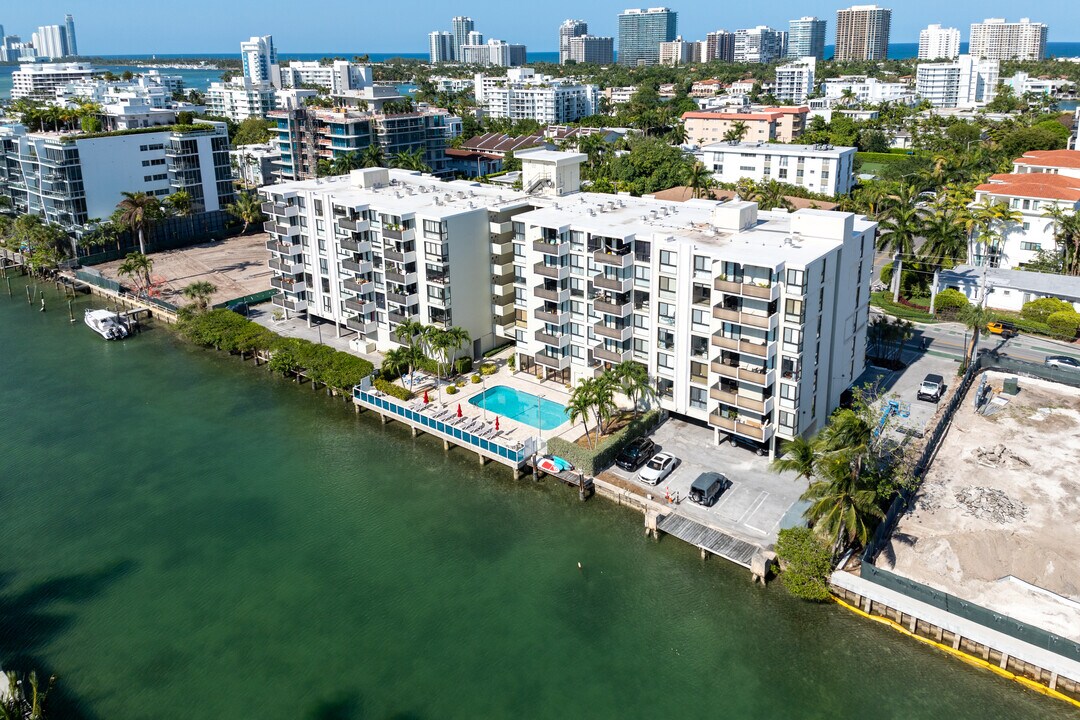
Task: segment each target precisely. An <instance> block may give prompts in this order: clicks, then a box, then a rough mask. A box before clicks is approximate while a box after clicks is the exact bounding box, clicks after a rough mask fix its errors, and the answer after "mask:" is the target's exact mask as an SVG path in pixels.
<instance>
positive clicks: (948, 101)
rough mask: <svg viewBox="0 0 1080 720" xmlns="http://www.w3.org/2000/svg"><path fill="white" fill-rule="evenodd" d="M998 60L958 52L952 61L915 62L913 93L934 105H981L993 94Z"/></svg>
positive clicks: (964, 107)
mask: <svg viewBox="0 0 1080 720" xmlns="http://www.w3.org/2000/svg"><path fill="white" fill-rule="evenodd" d="M998 73H999V61H998V60H980V59H978V58H975V57H973V56H971V55H961V56H960V57H958V58H957V59H956V60H955V61H953V62H944V63H919V65H918V67H917V68H916V73H915V94H916V95H918V96H919V97H920V98H921V99H923V100H926V101H928V102H929V103H930V104H931V105H933V106H934V107H937V108H960V109H971V108H977V107H984V106H986V104H987V103H989V102H991V101H992V100H993V99H994V96H995V95H996V94H997V85H998Z"/></svg>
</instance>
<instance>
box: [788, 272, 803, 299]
mask: <svg viewBox="0 0 1080 720" xmlns="http://www.w3.org/2000/svg"><path fill="white" fill-rule="evenodd" d="M805 282H806V280H805V277H804V273H803V271H802V270H788V271H787V286H788V287H787V289H788V292H793V293H799V294H800V295H801V294H802V293H803V290H804V283H805Z"/></svg>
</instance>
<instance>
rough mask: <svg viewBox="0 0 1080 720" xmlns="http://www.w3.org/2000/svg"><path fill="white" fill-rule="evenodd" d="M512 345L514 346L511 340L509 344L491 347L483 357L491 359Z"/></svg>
mask: <svg viewBox="0 0 1080 720" xmlns="http://www.w3.org/2000/svg"><path fill="white" fill-rule="evenodd" d="M514 345H515V343H514V341H513V340H511V341H510V342H508V343H505V344H503V345H499V346H498V347H493V348H491V349H490V350H488V351H487V352H486V353H484V357H486V358H489V357H493V356H495V355H498V354H499V353H501V352H502V351H503V350H505V349H506V348H508V347H513V346H514Z"/></svg>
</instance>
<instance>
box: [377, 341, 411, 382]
mask: <svg viewBox="0 0 1080 720" xmlns="http://www.w3.org/2000/svg"><path fill="white" fill-rule="evenodd" d="M411 365H412V355H411V354H410V352H409V349H408V348H403V347H402V348H391V349H390V350H387V351H386V353H384V354H383V361H382V365H381V366H380V368H381V369H382V372H383V374H384V375H389V376H395V375H396V376H397V377H398V379H399V380H401V387H402V388H405V371H406V370H408V369H409V368H410V366H411Z"/></svg>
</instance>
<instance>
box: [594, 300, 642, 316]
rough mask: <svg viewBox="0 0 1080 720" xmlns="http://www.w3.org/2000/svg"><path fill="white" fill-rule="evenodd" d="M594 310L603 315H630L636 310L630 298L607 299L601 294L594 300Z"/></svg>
mask: <svg viewBox="0 0 1080 720" xmlns="http://www.w3.org/2000/svg"><path fill="white" fill-rule="evenodd" d="M593 310H595V311H596V312H598V313H601V314H603V315H613V316H615V317H628V316H629V315H630V313H632V312H633V311H634V303H633V302H632V301H630V299H627V300H625V301H621V302H620V301H619V300H616V299H615V298H607V299H605V298H604V297H603V296H600V297H597V298H596V299H595V300H593Z"/></svg>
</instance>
